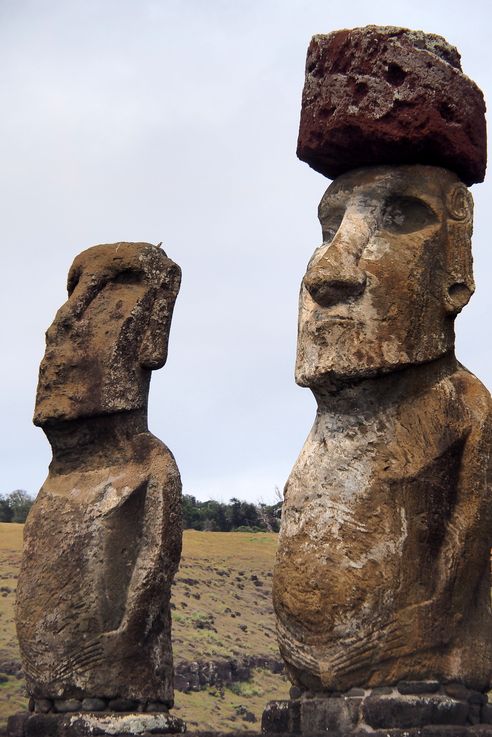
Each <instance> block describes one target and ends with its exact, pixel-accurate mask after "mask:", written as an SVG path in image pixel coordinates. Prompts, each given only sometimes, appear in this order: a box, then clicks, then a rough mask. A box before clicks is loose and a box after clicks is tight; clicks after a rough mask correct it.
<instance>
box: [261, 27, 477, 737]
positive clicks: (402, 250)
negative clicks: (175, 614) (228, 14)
mask: <svg viewBox="0 0 492 737" xmlns="http://www.w3.org/2000/svg"><path fill="white" fill-rule="evenodd" d="M484 110H485V108H484V103H483V98H482V95H481V92H480V91H479V89H478V88H477V87H476V86H475V85H474V83H473V82H471V81H470V80H469V79H468V78H467V77H465V76H464V75H463V74H462V72H461V67H460V61H459V55H458V52H457V51H456V49H455V48H453V47H452V46H450V45H449V44H447V42H446V41H445V40H444V39H443V38H441V37H438V36H434V35H426V34H424V33H422V32H414V31H408V30H405V29H399V28H386V27H382V28H379V27H375V26H369V27H367V28H360V29H354V30H352V31H339V32H335V33H331V34H329V35H327V36H315V37H314V38H313V40H312V42H311V45H310V47H309V51H308V57H307V67H306V84H305V88H304V94H303V106H302V113H301V125H300V134H299V144H298V155H299V156H300V158H301V159H303V160H305V161H307V162H308V163H309V164H310V165H311V166H312V167H313V168H315V169H317V170H318V171H320V172H321V173H323V174H325V175H327V176H329V177H332V178H334V181H333V183H332V184H331V185H330V186H329V187H328V189H327V191H326V193H325V194H324V196H323V198H322V200H321V203H320V206H319V219H320V222H321V227H322V232H323V243H322V245H321V246H320V247H319V248H318V249H317V250H316V251H315V253H314V255H313V256H312V258H311V261H310V262H309V264H308V267H307V271H306V274H305V276H304V279H303V281H302V285H301V293H300V303H299V331H298V347H297V361H296V381H297V383H298V384H299V385H301V386H305V387H309V388H310V389H311V390H312V392H313V394H314V396H315V398H316V401H317V404H318V410H317V413H316V419H315V422H314V426H313V428H312V430H311V432H310V434H309V436H308V438H307V440H306V443H305V445H304V447H303V449H302V451H301V454H300V456H299V458H298V460H297V462H296V464H295V466H294V468H293V470H292V473H291V475H290V477H289V480H288V482H287V485H286V488H285V501H284V507H283V515H282V526H281V533H280V540H279V548H278V554H277V559H276V564H275V571H274V581H273V589H274V593H273V596H274V607H275V613H276V618H277V631H278V640H279V646H280V651H281V654H282V656H283V658H284V660H285V663H286V667H287V671H288V674H289V676H290V679H291V680H292V682H293V684H294V687H293V689H292V690H291V697H292V698H291V701H290V702H272V703H271V704H270V705H269V706H268V707H267V709H266V711H265V714H264V729H265V730H266V731H283V732H289V731H291V732H299V731H300V732H306V733H307V732H311V733H314V732H316V731H326V730H327V729H334V730H335V731H336V730H337V729H338V730H339V731H340V732H341V733H343V735H348V734H352V733H353V731H355V730H356V729H357V728H359V729H360V728H364V727H370V728H374V729H375V728H382V729H390V728H395V729H398V728H401V729H404V728H410V727H421V726H423V725H425V724H436V725H437V724H456V725H463V732H460V734H463V735H464V734H466V725H467V724H475V723H477V722H478V721H480V720H482V721H487V720H489V721H492V718H491V716H492V715H491V713H490V708H489V707H488V706H485V705H484V704H485V701H486V699H485V697H484V695H483V694H484V693H485V692H486V691H487V690H488V689H489V688H490V680H491V675H492V672H491V671H492V616H491V607H490V575H489V574H490V572H489V565H490V564H489V559H490V548H491V544H492V534H491V533H492V505H491V500H490V494H491V473H490V467H491V464H490V455H491V440H492V436H491V409H492V404H491V398H490V395H489V392H488V391H487V389H486V388H485V387H484V386H483V385H482V384H481V383H480V381H478V379H476V378H475V376H473V375H472V374H471V373H470V372H469V371H467V370H466V369H465V368H464V367H463V366H462V365H461V364H460V363H459V362H458V361H457V360H456V357H455V354H454V327H453V325H454V319H455V317H456V315H457V314H458V313H459V312H460V310H461V309H462V308H463V307H464V306H465V305H466V304H467V302H468V300H469V298H470V297H471V295H472V293H473V291H474V283H473V275H472V257H471V233H472V211H473V203H472V197H471V194H470V192H469V191H468V189H467V186H466V185H470V184H472V183H473V182H478V181H482V180H483V176H484V171H485V119H484ZM334 694H335V695H336V696H337V698H330V696H333V695H334ZM436 729H437V728H436ZM490 730H491V731H490V734H492V727H491V728H490ZM338 733H339V732H336V734H338ZM484 733H485V732H484ZM488 733H489V732H487V734H488ZM330 734H331V732H330ZM392 734H393V732H392ZM395 734H396V733H395ZM405 734H407V733H406V732H405ZM433 734H436V735H437V734H440V732H438V731H436V732H433Z"/></svg>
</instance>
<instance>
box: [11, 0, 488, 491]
mask: <svg viewBox="0 0 492 737" xmlns="http://www.w3.org/2000/svg"><path fill="white" fill-rule="evenodd" d="M491 20H492V18H491V11H490V9H489V3H488V2H485V0H483V2H482V1H481V0H478V1H477V0H471V2H467V3H463V2H461V1H460V2H458V1H457V0H433V1H432V2H430V1H429V0H412V2H411V3H409V2H395V1H394V0H393V1H391V2H390V1H387V0H372V2H361V1H360V0H351V1H350V2H345V3H344V2H333V1H329V0H303V1H301V0H261V1H260V0H201V1H199V0H180V1H178V0H31V1H29V0H0V105H1V110H2V116H1V120H0V152H1V153H0V156H1V162H2V165H1V170H0V187H1V193H0V194H1V200H0V201H1V203H2V215H1V228H2V244H1V249H2V250H1V253H2V264H3V283H2V290H1V310H2V337H1V340H2V343H1V344H2V348H3V360H2V362H1V365H0V370H1V407H0V412H1V417H2V425H1V429H0V432H1V438H0V454H1V464H0V469H1V476H0V493H1V492H9V491H11V490H12V489H14V488H24V489H27V490H28V491H29V492H31V493H37V490H38V489H39V487H40V486H41V484H42V482H43V480H44V478H45V476H46V472H47V466H48V463H49V460H50V450H49V445H48V443H47V441H46V439H45V437H44V434H43V433H42V431H41V430H39V429H36V428H34V427H33V426H32V424H31V417H32V411H33V404H34V393H35V388H36V383H37V372H38V366H39V361H40V359H41V357H42V355H43V351H44V331H45V330H46V328H47V327H48V325H49V324H50V322H51V320H52V319H53V316H54V313H55V311H56V309H57V308H58V307H59V306H60V305H61V304H62V303H63V301H64V300H65V280H66V274H67V271H68V268H69V266H70V264H71V262H72V259H73V258H74V256H75V255H76V254H77V253H78V252H80V251H81V250H83V249H85V248H87V247H89V246H91V245H94V244H96V243H107V242H114V241H119V240H130V241H131V240H135V241H149V242H152V243H158V242H159V241H163V244H164V248H165V250H166V251H167V253H168V254H169V256H170V257H171V258H173V259H174V260H175V261H177V262H178V263H179V264H180V266H181V267H182V269H183V283H182V288H181V292H180V294H179V297H178V301H177V304H176V309H175V317H174V320H173V326H172V331H171V340H170V347H169V360H168V364H167V365H166V367H165V368H164V369H163V370H161V371H159V372H157V373H155V374H154V377H153V383H152V390H151V396H150V425H151V429H152V430H153V432H154V433H155V434H156V435H158V436H159V437H160V438H161V439H162V440H163V441H164V442H165V443H166V444H167V445H169V447H170V448H171V450H172V451H173V452H174V454H175V456H176V459H177V462H178V465H179V467H180V470H181V474H182V477H183V488H184V491H185V492H188V493H194V494H196V495H197V496H198V497H200V498H202V499H205V498H208V497H210V496H211V497H214V498H219V499H224V500H227V499H229V497H231V496H233V495H236V496H239V497H241V498H247V499H250V500H257V499H260V498H261V499H263V500H264V501H270V500H272V499H273V498H274V489H275V486H276V485H277V486H279V487H280V488H281V487H282V486H283V484H284V482H285V480H286V478H287V476H288V474H289V471H290V468H291V467H292V465H293V463H294V461H295V459H296V456H297V454H298V452H299V450H300V448H301V446H302V443H303V442H304V439H305V437H306V435H307V433H308V431H309V429H310V426H311V423H312V420H313V416H314V408H315V405H314V401H313V399H312V397H311V393H310V392H309V390H307V389H300V388H298V387H297V386H296V385H295V383H294V379H293V366H294V356H295V340H296V323H297V294H298V288H299V283H300V279H301V277H302V274H303V272H304V270H305V266H306V263H307V261H308V259H309V257H310V256H311V253H312V251H313V250H314V248H315V247H316V246H317V245H319V243H320V230H319V226H318V222H317V217H316V209H317V205H318V201H319V199H320V197H321V195H322V193H323V191H324V189H325V188H326V186H327V185H328V183H329V182H328V180H326V179H324V178H323V177H322V176H321V175H320V174H317V173H316V172H314V171H312V170H311V169H310V168H309V167H308V166H307V165H306V164H303V163H301V162H299V161H298V160H297V159H296V156H295V148H296V139H297V130H298V123H299V109H300V99H301V90H302V85H303V79H304V62H305V54H306V49H307V45H308V43H309V39H310V37H311V36H312V35H313V34H314V33H327V32H329V31H332V30H335V29H338V28H344V27H353V26H362V25H366V24H368V23H377V24H384V25H403V26H406V27H409V28H416V29H419V28H420V29H423V30H424V31H427V32H434V33H439V34H441V35H443V36H445V37H446V38H447V39H448V41H450V42H451V43H453V44H455V45H456V46H457V47H458V49H459V50H460V52H461V54H462V65H463V69H464V71H465V73H466V74H467V75H468V76H470V77H471V78H472V79H474V80H475V81H476V82H477V84H478V85H479V86H480V87H481V88H482V90H483V92H484V94H485V97H486V99H489V100H492V49H491V45H490V27H491ZM472 192H473V195H474V198H475V208H476V210H475V236H474V255H475V279H476V283H477V293H476V294H475V296H474V297H473V299H472V302H471V303H470V305H469V306H468V307H467V308H466V310H465V311H464V313H463V314H462V315H461V316H460V317H459V318H458V322H457V333H458V351H457V352H458V356H459V358H460V359H461V360H462V362H463V363H464V364H465V365H467V366H468V368H470V369H471V370H472V371H473V372H474V373H476V374H477V375H478V376H479V377H480V378H481V379H482V381H484V382H485V383H486V384H487V385H488V386H489V387H491V386H492V365H491V344H490V339H489V334H490V329H489V322H490V320H491V315H492V288H491V286H492V285H491V283H490V282H491V277H492V255H491V247H490V243H489V241H490V235H491V233H492V177H491V178H490V180H489V181H488V182H487V183H485V184H482V185H475V186H474V187H473V188H472Z"/></svg>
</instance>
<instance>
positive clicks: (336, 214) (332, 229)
mask: <svg viewBox="0 0 492 737" xmlns="http://www.w3.org/2000/svg"><path fill="white" fill-rule="evenodd" d="M344 215H345V210H344V209H343V208H342V207H337V208H329V209H328V208H327V209H326V212H324V213H322V216H321V228H322V232H323V242H324V243H330V241H332V240H333V238H334V237H335V234H336V232H337V230H338V228H339V227H340V225H341V224H342V220H343V216H344Z"/></svg>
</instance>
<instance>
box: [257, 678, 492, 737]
mask: <svg viewBox="0 0 492 737" xmlns="http://www.w3.org/2000/svg"><path fill="white" fill-rule="evenodd" d="M262 731H263V733H266V734H276V735H280V734H282V735H306V736H307V735H319V734H324V735H326V737H363V736H367V737H369V735H370V736H371V737H472V735H475V736H477V737H478V735H482V737H492V705H489V704H488V703H487V696H486V695H485V694H482V693H479V692H477V691H470V690H469V689H466V688H465V687H464V686H461V685H459V684H447V685H445V686H441V685H440V684H438V683H437V682H431V681H429V682H401V683H399V684H398V686H397V687H394V688H389V687H388V688H386V687H384V688H375V689H362V688H353V689H351V690H350V691H347V692H346V693H337V694H326V695H321V694H309V693H300V692H299V693H298V689H297V688H293V689H292V690H291V699H290V700H289V701H271V702H270V703H269V704H268V705H267V707H266V709H265V711H264V712H263V718H262Z"/></svg>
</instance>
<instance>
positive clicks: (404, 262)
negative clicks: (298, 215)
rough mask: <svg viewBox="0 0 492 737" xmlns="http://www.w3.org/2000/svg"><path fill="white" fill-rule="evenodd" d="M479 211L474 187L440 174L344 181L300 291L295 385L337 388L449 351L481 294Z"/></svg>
mask: <svg viewBox="0 0 492 737" xmlns="http://www.w3.org/2000/svg"><path fill="white" fill-rule="evenodd" d="M472 214H473V201H472V197H471V195H470V193H469V191H468V189H467V188H466V187H465V185H464V184H462V183H461V182H460V180H459V178H458V177H457V176H456V175H455V174H453V173H451V172H450V171H448V170H446V169H442V168H439V167H434V166H423V165H414V166H398V167H396V166H395V167H390V166H381V167H367V168H363V169H357V170H355V171H352V172H349V173H347V174H344V175H342V176H340V177H338V179H336V180H335V181H334V182H333V183H332V184H331V185H330V186H329V187H328V189H327V191H326V192H325V194H324V196H323V199H322V200H321V203H320V206H319V219H320V222H321V226H322V230H323V243H322V245H321V246H320V247H319V248H318V249H317V250H316V251H315V253H314V255H313V257H312V258H311V261H310V262H309V265H308V268H307V272H306V274H305V276H304V279H303V281H302V285H301V294H300V308H299V332H298V348H297V362H296V381H297V383H298V384H300V385H301V386H309V387H313V388H315V387H320V386H324V387H328V388H330V386H331V385H332V386H333V387H336V385H337V384H338V383H340V382H345V381H347V380H348V381H350V380H357V379H359V378H364V377H368V376H374V375H377V374H379V373H386V372H390V371H394V370H397V369H398V368H401V367H404V366H406V365H410V364H419V363H424V362H426V361H430V360H433V359H435V358H438V357H439V356H441V355H443V354H444V353H446V352H447V351H449V350H450V349H452V348H453V345H454V327H453V323H454V318H455V316H456V314H457V313H458V312H459V311H460V310H461V309H462V308H463V307H464V306H465V305H466V303H467V302H468V300H469V298H470V296H471V295H472V294H473V291H474V283H473V276H472V258H471V231H472Z"/></svg>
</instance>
